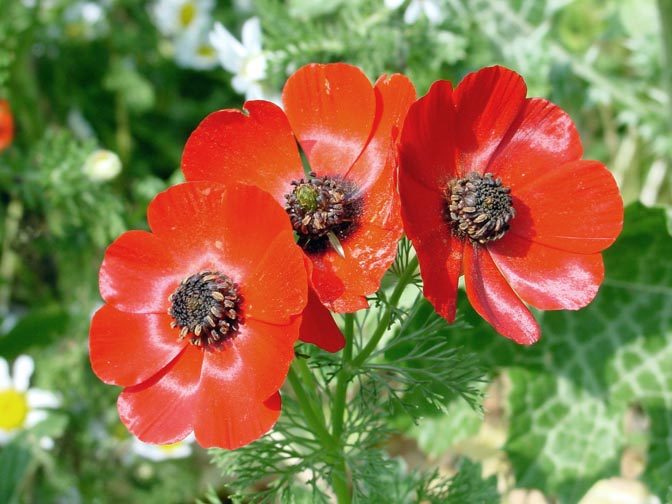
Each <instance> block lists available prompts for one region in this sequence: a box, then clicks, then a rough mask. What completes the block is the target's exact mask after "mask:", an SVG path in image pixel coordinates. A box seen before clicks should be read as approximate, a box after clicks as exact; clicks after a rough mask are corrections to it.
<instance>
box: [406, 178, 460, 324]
mask: <svg viewBox="0 0 672 504" xmlns="http://www.w3.org/2000/svg"><path fill="white" fill-rule="evenodd" d="M399 194H400V197H401V215H402V217H403V221H404V229H405V231H406V234H407V235H408V237H409V238H410V240H411V241H412V242H413V247H414V248H415V252H416V254H417V256H418V262H419V263H420V273H421V275H422V279H423V293H424V295H425V297H426V298H427V300H428V301H429V302H431V303H432V305H433V306H434V309H435V310H436V311H437V313H438V314H439V315H441V316H442V317H444V318H446V319H447V320H448V321H449V322H453V321H454V320H455V309H456V306H457V305H456V302H457V282H458V280H459V278H460V274H461V270H462V249H463V247H464V243H463V242H462V241H461V240H458V239H456V238H454V237H453V236H452V235H451V231H450V227H449V225H448V224H447V223H446V221H445V220H444V217H443V213H444V210H445V200H444V198H443V196H442V194H441V192H440V190H439V189H438V188H437V187H432V188H431V189H430V188H428V186H427V185H425V184H422V183H421V182H419V181H418V180H417V179H416V178H415V177H414V176H411V175H410V174H409V173H408V172H407V171H406V170H400V171H399Z"/></svg>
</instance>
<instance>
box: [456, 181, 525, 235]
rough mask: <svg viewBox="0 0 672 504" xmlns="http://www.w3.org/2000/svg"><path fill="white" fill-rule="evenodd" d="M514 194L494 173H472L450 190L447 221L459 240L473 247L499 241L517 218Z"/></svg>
mask: <svg viewBox="0 0 672 504" xmlns="http://www.w3.org/2000/svg"><path fill="white" fill-rule="evenodd" d="M510 193H511V189H510V188H509V187H505V186H503V185H502V179H500V178H497V179H496V178H494V175H493V174H492V173H486V174H485V175H480V174H479V173H476V172H472V173H470V174H469V175H467V176H466V177H465V178H461V179H454V180H452V181H451V182H450V183H449V184H448V186H447V187H446V189H445V198H446V203H447V204H446V210H445V218H446V220H447V221H448V223H449V224H451V226H452V229H453V233H454V234H455V235H456V236H457V237H458V238H460V239H462V240H464V239H465V238H468V239H469V240H470V241H471V243H472V244H473V245H479V244H480V245H484V244H486V243H488V242H493V241H496V240H499V239H500V238H502V237H503V236H504V235H505V234H506V232H507V231H508V229H509V222H510V221H511V219H513V218H514V217H515V216H516V210H515V209H514V208H513V200H512V199H511V195H510Z"/></svg>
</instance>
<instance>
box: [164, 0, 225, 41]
mask: <svg viewBox="0 0 672 504" xmlns="http://www.w3.org/2000/svg"><path fill="white" fill-rule="evenodd" d="M214 6H215V2H214V0H158V1H157V2H156V3H155V4H154V5H153V6H152V7H151V14H152V17H153V19H154V22H155V23H156V26H157V28H158V29H159V31H160V32H161V33H162V34H163V35H165V36H167V37H173V36H179V35H181V34H183V33H184V32H186V31H194V32H196V33H197V32H200V31H201V30H203V29H205V27H207V26H209V25H210V22H211V19H210V14H211V12H212V9H213V7H214Z"/></svg>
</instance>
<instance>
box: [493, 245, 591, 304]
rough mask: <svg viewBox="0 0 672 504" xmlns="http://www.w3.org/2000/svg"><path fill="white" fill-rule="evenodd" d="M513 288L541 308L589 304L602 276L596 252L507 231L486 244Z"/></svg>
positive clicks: (527, 300) (528, 301) (526, 299)
mask: <svg viewBox="0 0 672 504" xmlns="http://www.w3.org/2000/svg"><path fill="white" fill-rule="evenodd" d="M488 251H489V252H490V256H491V257H492V260H493V261H494V263H495V264H496V265H497V268H498V269H499V271H500V272H501V273H502V275H503V276H504V278H505V279H506V281H507V282H508V283H509V285H511V287H512V288H513V290H514V291H516V293H517V294H518V295H519V296H520V297H521V298H522V299H523V300H525V301H526V302H527V303H529V304H530V305H532V306H534V307H536V308H539V309H541V310H560V309H568V310H577V309H579V308H582V307H584V306H586V305H587V304H588V303H590V302H591V301H592V300H593V298H594V297H595V294H597V289H598V288H599V286H600V284H601V283H602V280H603V278H604V266H603V264H602V256H601V255H600V254H590V255H585V254H573V253H571V252H566V251H564V250H558V249H555V248H550V247H544V246H543V245H539V244H538V243H532V242H528V241H526V240H522V239H520V238H518V237H517V236H516V235H514V234H509V235H507V236H506V237H504V238H503V239H501V240H499V241H497V242H494V243H492V244H490V245H488Z"/></svg>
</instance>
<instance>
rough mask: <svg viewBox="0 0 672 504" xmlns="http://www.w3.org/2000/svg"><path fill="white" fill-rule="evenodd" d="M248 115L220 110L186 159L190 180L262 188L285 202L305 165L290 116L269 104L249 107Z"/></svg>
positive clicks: (194, 137) (190, 143)
mask: <svg viewBox="0 0 672 504" xmlns="http://www.w3.org/2000/svg"><path fill="white" fill-rule="evenodd" d="M245 108H246V110H247V112H248V114H245V113H243V112H240V111H238V110H231V109H228V110H220V111H219V112H214V113H212V114H210V115H209V116H208V117H206V118H205V119H204V120H203V122H202V123H201V124H200V125H199V126H198V127H197V128H196V130H195V131H194V132H193V133H192V134H191V136H190V137H189V140H187V144H186V146H185V147H184V153H183V154H182V171H183V172H184V176H185V178H186V179H187V180H212V181H216V182H222V183H230V182H241V183H244V184H249V185H256V186H258V187H260V188H262V189H263V190H265V191H267V192H269V193H271V194H272V195H273V197H274V198H275V199H276V201H278V202H280V203H281V204H282V203H284V195H285V194H286V193H287V192H289V190H290V189H291V186H290V182H291V181H292V180H295V179H299V178H301V177H302V176H303V167H302V166H303V165H302V163H301V158H300V156H299V151H298V149H297V147H296V140H295V139H294V136H293V135H292V130H291V129H290V127H289V123H288V122H287V117H286V116H285V114H284V113H283V111H282V110H281V109H280V108H279V107H277V106H276V105H274V104H272V103H270V102H265V101H250V102H247V103H246V104H245Z"/></svg>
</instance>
